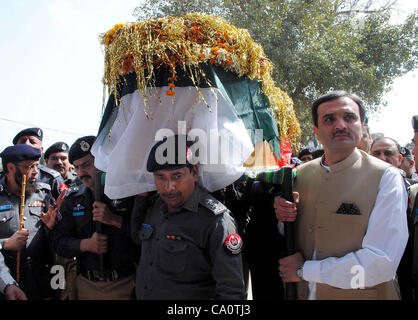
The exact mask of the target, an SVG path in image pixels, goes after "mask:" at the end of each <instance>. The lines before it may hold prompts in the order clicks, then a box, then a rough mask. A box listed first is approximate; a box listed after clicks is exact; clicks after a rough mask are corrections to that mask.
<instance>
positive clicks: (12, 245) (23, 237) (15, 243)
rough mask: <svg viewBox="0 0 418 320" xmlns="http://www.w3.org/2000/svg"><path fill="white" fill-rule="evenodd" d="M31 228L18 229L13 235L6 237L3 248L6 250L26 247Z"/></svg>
mask: <svg viewBox="0 0 418 320" xmlns="http://www.w3.org/2000/svg"><path fill="white" fill-rule="evenodd" d="M28 237H29V230H28V229H22V230H18V231H16V232H15V233H13V235H12V236H11V237H10V238H8V239H6V240H5V241H4V243H3V248H4V249H5V250H15V251H18V250H21V249H23V248H24V247H26V241H28Z"/></svg>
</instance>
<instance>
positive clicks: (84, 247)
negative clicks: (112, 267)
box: [80, 232, 107, 254]
mask: <svg viewBox="0 0 418 320" xmlns="http://www.w3.org/2000/svg"><path fill="white" fill-rule="evenodd" d="M80 251H82V252H85V251H89V252H93V253H97V254H101V253H106V252H107V236H106V235H104V234H100V233H97V232H95V233H93V235H92V236H91V238H88V239H83V240H81V243H80Z"/></svg>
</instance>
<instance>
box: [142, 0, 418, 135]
mask: <svg viewBox="0 0 418 320" xmlns="http://www.w3.org/2000/svg"><path fill="white" fill-rule="evenodd" d="M356 3H357V2H356ZM366 9H367V8H365V7H363V8H361V7H357V8H353V7H351V2H350V1H349V0H275V1H273V0H212V1H202V0H178V1H165V0H148V1H147V3H146V4H143V5H141V6H139V7H137V8H136V10H135V14H136V15H137V17H138V19H139V20H141V19H146V18H154V17H162V16H168V15H182V14H185V13H187V12H200V13H206V14H213V15H218V16H222V17H224V18H226V19H227V20H228V21H229V22H230V23H232V24H234V25H235V26H237V27H240V28H245V29H248V30H249V32H250V34H251V35H252V37H253V38H254V39H255V40H256V41H257V42H259V43H260V44H261V45H262V46H263V48H264V51H265V52H266V54H267V55H268V57H269V58H270V59H271V60H272V62H273V63H274V65H275V73H274V79H275V81H276V85H277V86H279V87H280V88H282V89H283V90H285V91H286V92H287V93H288V94H289V95H290V96H291V97H292V99H293V101H294V103H295V109H296V113H297V116H298V119H299V121H300V124H301V128H302V135H303V140H302V141H303V142H306V141H307V140H309V138H311V137H312V135H313V132H312V124H311V120H310V104H311V102H312V100H314V99H315V98H316V97H317V96H318V95H320V94H322V93H326V92H328V91H329V90H332V89H344V90H348V91H353V92H355V93H357V94H358V95H360V96H361V97H362V98H363V99H364V101H365V102H366V104H367V107H368V109H369V111H371V112H377V111H379V110H380V109H381V108H382V105H384V104H385V102H384V101H383V95H384V94H385V93H386V92H387V91H389V90H390V86H391V84H392V82H393V80H394V78H396V77H399V76H401V75H404V74H405V73H407V72H408V71H411V70H413V69H414V68H416V67H417V64H418V45H417V39H418V27H417V23H416V22H417V19H418V13H417V12H414V13H413V14H411V15H410V16H409V17H408V18H407V20H406V21H405V22H404V23H403V24H400V25H391V24H389V18H390V7H389V8H388V7H381V8H375V9H373V10H367V14H365V13H364V12H366ZM362 12H363V13H362Z"/></svg>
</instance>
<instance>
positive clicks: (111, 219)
mask: <svg viewBox="0 0 418 320" xmlns="http://www.w3.org/2000/svg"><path fill="white" fill-rule="evenodd" d="M92 213H93V221H97V222H101V223H104V224H107V225H110V226H114V227H116V228H119V229H120V228H122V217H121V216H118V215H116V214H113V213H112V212H111V211H110V210H109V208H108V207H107V205H106V204H104V203H102V202H97V201H95V202H94V203H93V211H92Z"/></svg>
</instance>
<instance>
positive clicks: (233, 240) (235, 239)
mask: <svg viewBox="0 0 418 320" xmlns="http://www.w3.org/2000/svg"><path fill="white" fill-rule="evenodd" d="M224 246H225V248H226V250H227V251H228V252H230V253H232V254H239V253H241V248H242V239H241V237H240V235H239V234H237V233H230V234H229V235H228V236H227V237H226V238H225V241H224Z"/></svg>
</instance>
